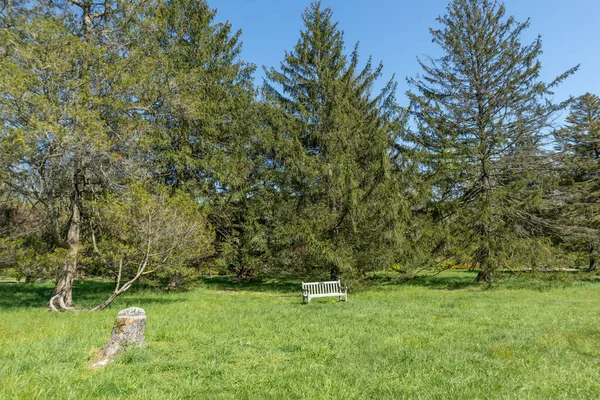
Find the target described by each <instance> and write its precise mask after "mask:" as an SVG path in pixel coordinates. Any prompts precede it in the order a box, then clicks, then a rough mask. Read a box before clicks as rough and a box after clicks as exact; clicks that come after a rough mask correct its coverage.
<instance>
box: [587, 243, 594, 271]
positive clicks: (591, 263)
mask: <svg viewBox="0 0 600 400" xmlns="http://www.w3.org/2000/svg"><path fill="white" fill-rule="evenodd" d="M588 249H589V255H590V264H589V267H588V271H590V272H591V271H595V270H596V253H594V244H593V243H590V244H589V245H588Z"/></svg>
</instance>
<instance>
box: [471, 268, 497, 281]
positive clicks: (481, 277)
mask: <svg viewBox="0 0 600 400" xmlns="http://www.w3.org/2000/svg"><path fill="white" fill-rule="evenodd" d="M475 280H476V281H477V282H479V283H492V281H493V280H494V279H493V273H492V271H490V270H489V269H488V268H484V269H481V270H480V271H479V273H478V274H477V278H475Z"/></svg>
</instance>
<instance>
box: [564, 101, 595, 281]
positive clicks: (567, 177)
mask: <svg viewBox="0 0 600 400" xmlns="http://www.w3.org/2000/svg"><path fill="white" fill-rule="evenodd" d="M555 139H556V143H557V150H558V151H559V162H560V164H559V168H560V171H561V172H560V177H561V181H560V186H559V197H560V201H559V202H557V205H558V208H559V226H560V231H561V233H562V234H563V236H565V237H566V238H568V239H569V240H570V241H572V242H574V243H575V245H576V246H575V247H576V248H577V249H579V250H583V251H586V252H587V254H588V270H590V271H593V270H595V269H596V255H597V252H598V246H599V245H600V206H599V204H600V99H599V98H598V96H596V95H594V94H591V93H586V94H584V95H583V96H581V97H579V98H577V99H576V100H575V101H574V102H573V104H572V105H571V109H570V113H569V115H568V116H567V118H566V124H565V126H564V127H563V128H562V129H559V130H557V131H556V132H555Z"/></svg>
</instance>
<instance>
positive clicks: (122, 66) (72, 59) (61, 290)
mask: <svg viewBox="0 0 600 400" xmlns="http://www.w3.org/2000/svg"><path fill="white" fill-rule="evenodd" d="M12 5H14V6H15V7H14V8H13V9H12V10H11V13H10V14H9V13H7V12H6V13H4V14H2V23H0V38H1V40H0V50H1V51H2V52H3V55H4V57H2V58H1V59H0V69H1V70H2V71H3V73H2V74H1V75H0V118H1V120H2V121H3V125H1V126H0V152H1V155H2V156H1V159H0V162H2V164H3V167H5V168H3V171H6V172H5V173H4V174H5V175H6V176H3V178H6V179H5V182H9V183H10V186H9V187H3V188H2V189H5V190H7V191H11V192H13V193H14V194H15V195H16V196H19V197H20V198H25V199H28V200H29V201H31V202H32V204H35V207H38V208H39V209H40V210H43V211H44V215H45V218H46V221H45V222H46V226H47V228H48V230H49V231H50V232H51V235H50V236H51V237H52V238H53V240H52V245H51V247H50V251H53V252H55V251H56V250H57V249H59V248H63V249H65V251H66V255H65V257H64V259H65V261H64V263H63V265H62V266H61V267H60V268H58V271H56V273H57V283H56V287H55V291H54V294H53V297H52V298H53V305H54V306H57V307H58V306H60V308H63V309H72V307H73V300H72V285H73V280H74V279H75V276H76V275H77V274H78V272H81V270H80V266H81V265H80V260H81V259H82V254H83V253H82V252H89V246H90V244H91V243H90V239H91V237H90V236H91V233H92V232H93V231H94V229H95V227H94V226H93V224H94V223H96V219H95V218H93V215H94V212H95V211H94V209H93V208H92V207H91V204H93V203H94V201H96V200H98V199H100V198H109V197H110V196H109V197H107V195H108V194H111V193H112V194H115V195H116V194H118V193H124V191H125V190H126V188H127V187H128V186H129V185H130V183H131V182H132V181H133V182H135V181H143V180H145V179H147V178H151V179H153V181H154V183H155V185H158V184H167V185H169V186H171V188H172V189H173V192H175V190H174V189H175V188H177V187H181V188H183V189H186V190H188V191H189V192H191V193H192V194H193V195H194V196H195V198H196V202H197V204H200V203H202V204H203V205H206V204H209V203H216V204H220V202H221V200H220V199H221V198H226V196H228V195H229V194H230V193H233V192H235V193H238V192H239V191H238V190H237V187H240V186H243V185H245V180H246V179H247V177H248V176H249V175H250V174H251V172H249V171H252V163H251V160H249V157H247V148H248V146H247V145H246V144H247V143H249V139H248V138H249V137H250V134H249V133H248V132H249V130H248V129H247V126H251V124H248V125H246V124H245V120H244V118H245V117H248V116H251V115H252V113H253V111H254V109H253V102H252V101H253V91H252V81H251V79H250V74H251V72H252V71H253V67H252V66H248V65H246V64H245V63H243V62H242V61H241V60H239V57H238V56H239V50H240V48H239V32H238V33H231V29H230V26H229V25H228V24H217V23H213V22H212V21H213V19H214V11H212V10H210V9H209V8H208V6H207V5H206V3H205V2H203V1H201V2H199V1H192V0H189V1H188V0H173V1H170V0H169V1H167V0H140V1H116V0H114V1H112V0H111V1H103V2H95V1H92V0H63V1H55V0H53V1H46V0H40V1H30V2H27V1H18V2H16V1H15V2H13V3H12ZM17 6H18V7H17ZM5 15H6V16H5ZM9 15H10V17H9ZM17 16H18V17H17ZM240 110H241V111H240ZM248 120H251V118H248ZM215 198H216V200H215ZM118 204H119V203H118V202H115V205H118ZM217 210H219V209H217ZM106 215H108V214H106ZM224 218H225V219H227V218H228V217H227V215H225V217H224ZM104 231H106V229H104ZM100 239H102V238H99V240H100ZM198 253H199V254H207V253H209V252H207V251H205V249H199V250H198ZM189 256H193V254H189ZM109 270H110V271H112V272H113V273H114V274H115V276H116V273H117V272H116V270H117V269H115V268H112V269H111V268H109Z"/></svg>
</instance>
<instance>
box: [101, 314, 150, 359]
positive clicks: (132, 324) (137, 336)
mask: <svg viewBox="0 0 600 400" xmlns="http://www.w3.org/2000/svg"><path fill="white" fill-rule="evenodd" d="M145 329H146V311H144V310H143V309H141V308H138V307H132V308H126V309H125V310H121V311H119V313H118V314H117V319H116V321H115V324H114V326H113V328H112V332H111V334H110V339H108V343H107V344H106V346H105V347H104V348H103V349H102V351H101V353H100V360H99V361H96V362H95V363H94V364H93V365H92V366H93V367H101V366H103V365H106V363H108V362H109V361H110V360H111V359H112V358H113V357H114V356H115V355H117V354H118V353H119V352H121V351H122V350H123V349H125V348H126V347H129V346H132V347H141V346H144V345H145V344H146V342H145V340H144V331H145Z"/></svg>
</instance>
